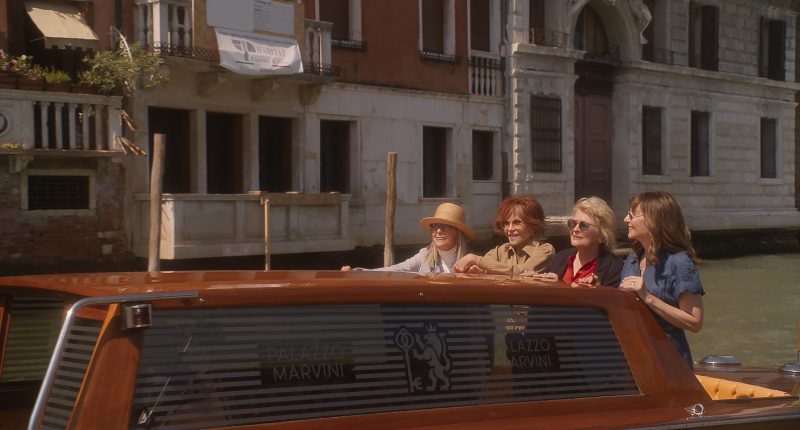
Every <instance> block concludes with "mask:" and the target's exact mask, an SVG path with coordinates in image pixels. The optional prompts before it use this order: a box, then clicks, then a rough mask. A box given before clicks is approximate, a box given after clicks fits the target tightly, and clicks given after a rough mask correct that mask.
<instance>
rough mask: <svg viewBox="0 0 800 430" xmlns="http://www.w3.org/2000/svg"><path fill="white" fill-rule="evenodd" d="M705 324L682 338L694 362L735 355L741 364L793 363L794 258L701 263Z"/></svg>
mask: <svg viewBox="0 0 800 430" xmlns="http://www.w3.org/2000/svg"><path fill="white" fill-rule="evenodd" d="M699 269H700V279H701V281H702V282H703V288H704V289H705V291H706V295H705V296H704V297H703V305H704V309H705V319H704V324H703V330H702V331H700V333H697V334H693V333H688V332H687V335H688V337H689V344H690V345H691V348H692V356H693V358H694V359H695V361H697V360H700V359H701V358H703V357H704V356H706V355H711V354H724V355H735V356H736V357H737V358H739V360H741V362H742V363H743V364H785V363H791V362H795V361H796V360H797V342H798V333H797V330H798V321H800V253H793V254H776V255H758V256H748V257H740V258H729V259H720V260H704V262H703V263H702V264H701V265H700V266H699Z"/></svg>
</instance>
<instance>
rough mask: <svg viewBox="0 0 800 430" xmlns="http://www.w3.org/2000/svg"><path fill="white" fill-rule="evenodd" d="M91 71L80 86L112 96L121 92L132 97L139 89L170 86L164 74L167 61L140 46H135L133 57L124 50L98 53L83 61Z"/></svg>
mask: <svg viewBox="0 0 800 430" xmlns="http://www.w3.org/2000/svg"><path fill="white" fill-rule="evenodd" d="M83 61H84V62H85V63H86V64H87V65H88V66H89V69H88V70H86V71H84V72H83V73H81V75H80V83H81V84H84V85H88V86H91V87H94V88H97V89H98V90H99V91H100V92H103V93H110V92H113V91H114V90H117V89H120V90H122V91H123V92H124V93H125V94H127V95H130V94H132V93H133V92H134V91H135V90H137V89H144V88H152V87H156V86H159V85H162V84H164V83H166V81H167V79H168V78H167V76H165V75H163V74H161V66H162V65H163V64H164V60H163V59H162V58H161V57H159V56H158V54H155V53H152V52H149V51H147V50H146V49H145V48H143V47H142V46H141V45H139V44H135V45H132V46H131V49H130V57H129V56H128V54H127V53H126V52H125V51H123V50H117V51H104V52H98V53H97V54H95V55H94V56H93V57H87V58H85V59H84V60H83Z"/></svg>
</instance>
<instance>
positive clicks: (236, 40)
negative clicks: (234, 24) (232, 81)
mask: <svg viewBox="0 0 800 430" xmlns="http://www.w3.org/2000/svg"><path fill="white" fill-rule="evenodd" d="M215 31H216V33H217V46H218V47H219V63H220V65H221V66H222V67H224V68H226V69H228V70H230V71H232V72H236V73H242V74H245V75H288V74H293V73H303V62H302V60H301V59H300V47H299V46H298V45H297V41H296V40H293V39H285V38H282V37H274V36H265V35H261V34H256V33H250V32H245V31H236V30H229V29H222V28H216V29H215Z"/></svg>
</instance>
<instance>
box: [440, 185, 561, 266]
mask: <svg viewBox="0 0 800 430" xmlns="http://www.w3.org/2000/svg"><path fill="white" fill-rule="evenodd" d="M544 229H545V226H544V209H542V205H541V204H539V201H538V200H536V198H534V197H532V196H511V197H508V198H506V199H505V200H503V201H502V202H500V206H499V207H498V208H497V218H496V219H495V222H494V230H495V232H497V233H498V234H503V235H505V236H506V237H507V238H508V243H504V244H502V245H500V246H498V247H495V248H494V249H492V250H490V251H489V252H487V253H486V255H484V256H483V257H481V256H478V255H475V254H467V255H465V256H463V257H461V258H460V259H459V260H458V261H457V262H456V265H455V271H456V272H469V273H492V274H503V275H519V274H520V273H522V272H534V273H542V272H546V271H547V270H548V267H549V264H550V259H551V258H553V255H554V254H555V251H554V249H553V246H552V245H550V244H549V243H546V242H541V241H540V240H539V239H540V237H541V235H542V233H544Z"/></svg>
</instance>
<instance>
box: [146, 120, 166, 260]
mask: <svg viewBox="0 0 800 430" xmlns="http://www.w3.org/2000/svg"><path fill="white" fill-rule="evenodd" d="M165 146H166V135H164V134H161V133H156V134H154V135H153V154H151V155H152V157H153V166H152V168H151V169H150V236H149V241H150V243H149V244H148V250H147V271H148V272H158V271H160V270H161V195H162V191H163V188H162V183H163V181H164V153H165Z"/></svg>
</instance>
